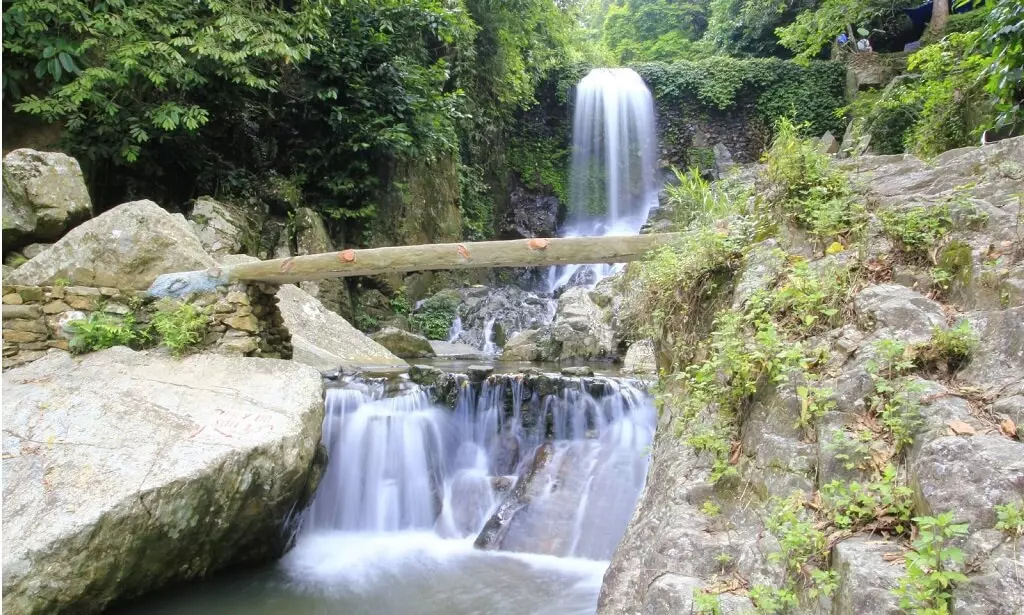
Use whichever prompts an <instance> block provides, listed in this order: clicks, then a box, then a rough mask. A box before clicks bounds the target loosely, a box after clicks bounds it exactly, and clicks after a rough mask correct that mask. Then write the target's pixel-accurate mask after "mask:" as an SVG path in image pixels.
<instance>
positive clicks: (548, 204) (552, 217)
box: [499, 182, 560, 239]
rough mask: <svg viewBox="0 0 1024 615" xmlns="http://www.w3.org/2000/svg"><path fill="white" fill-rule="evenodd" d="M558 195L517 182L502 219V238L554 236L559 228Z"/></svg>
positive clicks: (500, 233)
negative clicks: (541, 191) (532, 188)
mask: <svg viewBox="0 0 1024 615" xmlns="http://www.w3.org/2000/svg"><path fill="white" fill-rule="evenodd" d="M559 206H560V202H559V200H558V197H556V196H552V195H549V194H542V193H538V192H535V191H533V190H530V189H529V188H527V187H526V186H524V185H523V184H521V183H519V182H516V183H515V185H514V186H513V188H512V191H511V193H510V194H509V205H508V211H507V212H506V214H505V218H504V219H503V220H502V223H501V228H500V230H499V235H500V236H501V238H502V239H518V238H520V237H554V236H555V231H556V230H557V228H558V208H559Z"/></svg>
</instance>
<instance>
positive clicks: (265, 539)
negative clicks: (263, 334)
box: [3, 347, 323, 615]
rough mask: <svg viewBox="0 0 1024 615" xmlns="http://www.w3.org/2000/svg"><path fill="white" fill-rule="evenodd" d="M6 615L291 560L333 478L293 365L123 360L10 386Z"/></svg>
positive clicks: (99, 357)
mask: <svg viewBox="0 0 1024 615" xmlns="http://www.w3.org/2000/svg"><path fill="white" fill-rule="evenodd" d="M3 392H4V395H3V427H4V429H3V477H4V480H3V522H4V541H3V610H4V612H7V613H18V614H21V615H32V614H35V613H70V612H73V613H94V612H99V611H102V610H103V609H104V608H106V607H107V606H108V605H110V604H112V603H115V602H118V601H121V600H125V599H128V598H131V597H134V596H137V595H139V594H142V593H144V592H147V591H150V590H153V589H156V588H158V587H160V586H163V585H166V584H169V583H172V582H177V581H183V580H188V579H195V578H199V577H203V576H205V575H208V574H209V573H212V572H214V571H216V570H218V569H221V568H224V567H226V566H229V565H237V564H251V563H257V562H261V561H264V560H267V559H270V558H273V557H276V556H278V555H280V554H281V553H282V552H283V550H284V549H285V547H286V545H287V544H288V541H289V540H290V533H291V530H290V529H289V525H290V524H289V523H288V521H289V520H291V519H294V518H296V517H297V516H298V513H299V512H301V510H302V507H303V506H304V505H305V503H306V501H307V500H308V499H309V497H310V496H311V494H312V492H313V491H314V489H315V486H316V483H317V481H318V480H319V477H320V475H321V473H322V467H323V455H322V454H321V453H320V450H321V448H320V446H319V443H320V435H321V433H320V432H321V423H322V420H323V385H322V382H321V378H320V374H319V373H318V372H317V371H316V370H315V369H313V368H311V367H308V366H303V365H300V364H298V363H293V362H290V361H281V360H274V359H258V358H243V357H224V356H213V355H197V356H192V357H188V358H185V359H183V360H177V359H173V358H170V357H168V356H166V355H161V354H159V353H156V352H135V351H132V350H129V349H127V348H123V347H121V348H111V349H108V350H104V351H101V352H96V353H93V354H90V355H86V356H84V357H83V358H73V357H71V356H70V355H69V354H67V353H65V352H63V351H57V350H54V351H51V352H50V353H49V354H48V355H47V356H46V357H44V358H42V359H39V360H38V361H35V362H33V363H31V364H28V365H25V366H22V367H18V368H15V369H12V370H9V371H7V372H5V373H4V374H3Z"/></svg>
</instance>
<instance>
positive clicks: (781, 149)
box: [762, 117, 864, 241]
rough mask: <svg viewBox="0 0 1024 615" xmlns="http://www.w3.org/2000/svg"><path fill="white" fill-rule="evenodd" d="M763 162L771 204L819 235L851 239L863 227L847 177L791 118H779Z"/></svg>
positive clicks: (825, 238)
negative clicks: (806, 137) (805, 135)
mask: <svg viewBox="0 0 1024 615" xmlns="http://www.w3.org/2000/svg"><path fill="white" fill-rule="evenodd" d="M764 163H765V169H764V172H763V176H762V181H763V182H764V183H765V184H766V185H767V189H768V196H767V197H766V200H767V203H768V205H769V206H770V207H772V208H775V209H777V210H779V211H780V212H782V213H783V214H785V215H787V216H791V217H792V218H793V220H794V221H795V222H796V223H797V224H799V225H800V226H802V227H803V228H805V229H807V230H808V232H810V233H811V234H812V235H814V236H815V237H817V238H819V239H821V240H823V241H829V240H834V239H847V238H849V237H851V236H852V235H854V234H855V233H857V232H858V231H860V229H861V228H862V226H863V225H864V209H863V207H862V206H861V205H860V204H858V203H857V202H856V201H855V200H854V198H853V196H852V191H851V189H850V186H849V182H848V181H847V179H846V176H845V175H844V174H843V173H842V172H840V171H838V170H836V168H835V167H833V166H832V165H831V163H830V159H829V157H828V156H827V155H825V154H823V153H821V151H820V150H819V149H818V144H817V142H816V141H815V140H813V139H805V138H802V137H801V136H800V135H799V133H798V131H797V125H796V124H794V123H793V122H792V121H790V120H789V119H787V118H784V117H783V118H781V119H780V120H779V122H778V124H777V130H776V135H775V140H774V141H773V142H772V146H771V148H770V149H769V150H768V151H767V152H766V153H765V155H764Z"/></svg>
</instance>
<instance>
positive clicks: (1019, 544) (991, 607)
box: [950, 530, 1024, 615]
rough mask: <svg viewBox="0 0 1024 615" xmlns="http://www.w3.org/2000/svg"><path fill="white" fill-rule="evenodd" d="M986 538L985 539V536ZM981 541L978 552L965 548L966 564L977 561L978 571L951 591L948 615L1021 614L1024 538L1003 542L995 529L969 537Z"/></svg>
mask: <svg viewBox="0 0 1024 615" xmlns="http://www.w3.org/2000/svg"><path fill="white" fill-rule="evenodd" d="M986 534H987V536H984V535H986ZM976 538H983V539H984V540H983V542H984V543H986V544H984V545H981V546H982V547H983V548H982V549H980V553H977V554H975V553H973V551H974V550H975V549H972V548H971V547H972V546H973V545H971V544H968V545H967V547H966V548H965V552H966V553H967V556H968V557H967V559H968V561H973V562H980V564H978V568H979V569H978V571H977V572H975V573H974V574H972V575H970V578H969V579H968V580H967V582H966V583H961V584H960V585H958V586H957V587H956V589H954V590H953V601H952V605H951V606H952V608H951V609H950V614H951V615H1021V614H1022V613H1024V574H1022V573H1021V566H1022V558H1024V555H1022V554H1024V538H1021V537H1018V538H1017V539H1016V540H1013V539H1009V540H1007V539H1006V536H1005V535H1003V534H1002V532H996V531H994V530H989V531H983V532H978V534H976V535H975V536H972V537H971V540H972V541H973V540H974V539H976Z"/></svg>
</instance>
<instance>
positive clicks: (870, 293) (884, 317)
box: [853, 284, 946, 342]
mask: <svg viewBox="0 0 1024 615" xmlns="http://www.w3.org/2000/svg"><path fill="white" fill-rule="evenodd" d="M853 306H854V309H856V311H857V319H858V320H859V321H860V324H861V326H863V327H864V328H865V329H867V330H869V331H876V332H880V333H882V334H883V335H892V336H894V337H898V338H900V339H902V340H904V341H908V342H923V341H926V340H928V339H930V338H931V336H932V331H933V329H935V327H945V325H946V317H945V315H944V314H943V313H942V306H941V305H939V304H938V303H936V302H935V301H932V300H931V299H929V298H928V297H925V296H924V295H922V294H921V293H919V292H916V291H913V290H911V289H909V288H907V287H906V286H901V285H899V284H878V285H875V286H868V287H867V288H865V289H864V290H862V291H860V292H859V293H857V296H855V297H854V298H853Z"/></svg>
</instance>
